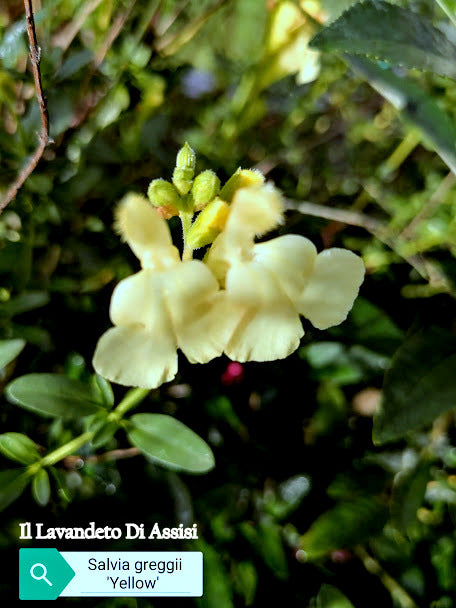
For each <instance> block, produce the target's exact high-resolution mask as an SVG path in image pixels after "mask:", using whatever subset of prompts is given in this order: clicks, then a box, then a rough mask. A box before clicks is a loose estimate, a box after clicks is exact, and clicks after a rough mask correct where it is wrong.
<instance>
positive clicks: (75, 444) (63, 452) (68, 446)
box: [40, 431, 95, 467]
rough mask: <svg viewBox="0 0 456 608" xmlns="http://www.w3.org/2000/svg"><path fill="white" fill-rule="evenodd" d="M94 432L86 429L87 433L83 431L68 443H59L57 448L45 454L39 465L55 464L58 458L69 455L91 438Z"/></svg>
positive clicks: (61, 458)
mask: <svg viewBox="0 0 456 608" xmlns="http://www.w3.org/2000/svg"><path fill="white" fill-rule="evenodd" d="M94 434H95V433H94V432H93V431H88V432H87V433H83V434H82V435H80V436H79V437H76V438H75V439H72V440H71V441H69V442H68V443H65V444H64V445H61V446H60V447H59V448H57V449H56V450H54V451H53V452H51V453H50V454H47V456H45V457H44V458H43V459H42V460H41V462H40V465H41V466H42V467H48V466H51V465H53V464H56V463H57V462H59V461H60V460H63V459H64V458H66V457H67V456H71V454H73V453H74V452H75V451H76V450H78V449H79V448H81V447H82V446H83V445H84V444H86V443H88V442H89V441H90V440H91V439H92V437H93V436H94Z"/></svg>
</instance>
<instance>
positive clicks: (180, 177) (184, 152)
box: [173, 142, 196, 195]
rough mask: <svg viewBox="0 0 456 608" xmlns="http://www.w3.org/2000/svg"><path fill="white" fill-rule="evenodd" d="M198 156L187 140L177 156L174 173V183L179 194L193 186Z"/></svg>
mask: <svg viewBox="0 0 456 608" xmlns="http://www.w3.org/2000/svg"><path fill="white" fill-rule="evenodd" d="M195 165H196V156H195V153H194V151H193V150H192V149H191V148H190V146H189V145H188V143H187V142H185V146H184V147H183V148H181V149H180V150H179V152H178V153H177V157H176V168H175V169H174V173H173V184H174V185H175V186H176V188H177V190H178V192H179V194H182V195H184V194H187V193H188V192H190V189H191V187H192V180H193V176H194V175H195Z"/></svg>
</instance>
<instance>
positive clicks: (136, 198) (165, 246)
mask: <svg viewBox="0 0 456 608" xmlns="http://www.w3.org/2000/svg"><path fill="white" fill-rule="evenodd" d="M116 220H117V227H118V229H119V232H120V233H121V235H122V236H123V237H124V239H125V240H126V241H127V243H128V244H129V245H130V247H131V249H132V251H133V253H134V254H135V255H136V257H137V258H138V259H139V260H140V261H141V265H142V267H143V268H150V269H157V270H161V269H164V268H167V267H168V266H171V265H173V264H175V263H177V262H179V260H180V258H179V252H178V250H177V249H176V247H174V245H173V244H172V241H171V235H170V232H169V228H168V224H167V223H166V222H165V220H164V219H163V218H162V217H160V216H159V214H158V213H157V212H156V211H155V209H154V208H153V207H152V205H151V204H150V203H149V201H148V200H147V199H146V198H145V197H144V196H142V195H140V194H135V193H130V194H127V195H126V196H125V197H124V198H123V199H122V201H121V202H120V204H119V207H118V208H117V211H116Z"/></svg>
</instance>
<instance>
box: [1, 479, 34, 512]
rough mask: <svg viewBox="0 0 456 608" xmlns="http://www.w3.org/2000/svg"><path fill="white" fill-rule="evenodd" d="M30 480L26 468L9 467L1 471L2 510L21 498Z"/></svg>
mask: <svg viewBox="0 0 456 608" xmlns="http://www.w3.org/2000/svg"><path fill="white" fill-rule="evenodd" d="M29 481H30V476H29V475H28V474H27V472H26V471H24V469H8V470H7V471H2V472H1V473H0V511H3V510H4V509H6V507H7V506H8V505H10V504H11V503H12V502H14V501H15V500H16V499H17V498H19V496H20V495H21V494H22V492H23V491H24V489H25V487H26V486H27V484H28V483H29Z"/></svg>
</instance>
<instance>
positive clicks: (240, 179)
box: [220, 167, 264, 203]
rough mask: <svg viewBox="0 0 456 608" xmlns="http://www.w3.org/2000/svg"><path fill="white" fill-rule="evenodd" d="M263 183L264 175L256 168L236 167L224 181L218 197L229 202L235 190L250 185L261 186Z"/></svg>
mask: <svg viewBox="0 0 456 608" xmlns="http://www.w3.org/2000/svg"><path fill="white" fill-rule="evenodd" d="M263 183H264V175H263V174H262V173H261V172H260V171H257V170H256V169H241V168H240V167H239V169H237V171H236V172H235V173H233V175H232V176H231V177H230V179H229V180H228V181H227V182H226V184H225V185H224V186H223V188H222V190H221V192H220V198H222V199H223V200H224V201H227V202H228V203H231V201H232V200H233V196H234V194H235V192H236V190H239V189H240V188H249V187H250V186H261V184H263Z"/></svg>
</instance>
